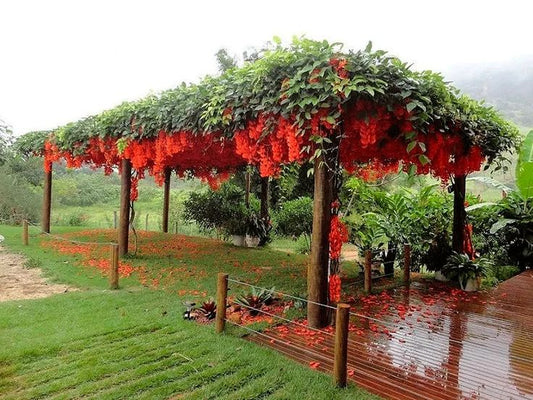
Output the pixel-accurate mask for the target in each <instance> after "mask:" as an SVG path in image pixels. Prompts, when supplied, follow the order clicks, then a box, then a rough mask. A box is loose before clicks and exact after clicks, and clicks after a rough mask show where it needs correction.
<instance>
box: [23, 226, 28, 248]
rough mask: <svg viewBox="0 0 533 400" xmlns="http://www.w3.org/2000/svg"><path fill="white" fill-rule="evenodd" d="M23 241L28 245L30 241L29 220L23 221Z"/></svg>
mask: <svg viewBox="0 0 533 400" xmlns="http://www.w3.org/2000/svg"><path fill="white" fill-rule="evenodd" d="M22 242H23V243H24V246H27V245H28V243H29V234H28V221H26V220H24V221H22Z"/></svg>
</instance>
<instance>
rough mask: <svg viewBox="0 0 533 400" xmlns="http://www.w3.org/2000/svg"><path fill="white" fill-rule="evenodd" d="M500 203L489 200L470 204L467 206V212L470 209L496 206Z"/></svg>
mask: <svg viewBox="0 0 533 400" xmlns="http://www.w3.org/2000/svg"><path fill="white" fill-rule="evenodd" d="M497 205H498V203H491V202H487V203H477V204H474V205H473V206H468V207H466V208H465V211H466V212H469V211H474V210H477V209H478V208H485V207H494V206H497Z"/></svg>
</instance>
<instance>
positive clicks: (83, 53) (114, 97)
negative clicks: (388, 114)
mask: <svg viewBox="0 0 533 400" xmlns="http://www.w3.org/2000/svg"><path fill="white" fill-rule="evenodd" d="M532 11H533V1H530V0H505V1H503V0H496V1H493V0H485V1H477V0H460V1H458V0H416V1H407V0H373V1H369V0H367V1H360V0H352V1H344V0H336V1H327V0H322V1H316V0H305V1H300V0H298V1H296V0H292V1H291V0H283V1H280V0H266V1H261V2H259V1H253V0H248V1H238V0H214V1H211V0H204V1H197V2H194V1H187V2H180V1H178V0H174V1H162V0H146V1H137V0H129V1H128V0H124V1H115V0H92V1H76V0H70V1H68V0H66V1H60V0H0V119H3V120H4V121H5V122H6V123H8V124H10V125H11V126H12V127H13V129H14V132H15V134H17V135H18V134H22V133H25V132H27V131H30V130H40V129H53V128H55V127H57V126H60V125H63V124H65V123H67V122H70V121H75V120H78V119H80V118H82V117H84V116H87V115H91V114H96V113H98V112H100V111H102V110H104V109H106V108H110V107H113V106H115V105H117V104H119V103H121V102H122V101H125V100H134V99H137V98H139V97H142V96H144V95H146V94H148V93H149V92H150V91H160V90H164V89H169V88H172V87H175V86H176V85H178V84H179V83H180V82H182V81H186V82H191V81H192V82H194V81H197V80H198V79H199V78H200V77H202V76H204V75H206V74H213V73H216V68H217V67H216V62H215V57H214V53H215V52H216V51H217V50H218V49H220V48H222V47H225V48H227V49H228V51H229V52H230V54H235V55H241V54H242V52H243V51H244V50H246V49H249V48H251V47H261V46H262V45H263V44H264V43H265V42H266V41H268V40H270V39H272V37H273V36H274V35H277V36H280V37H281V38H282V39H284V40H285V41H288V40H290V38H291V37H292V36H293V35H298V36H300V35H305V36H307V37H308V38H311V39H318V40H322V39H327V40H329V41H340V42H343V43H344V44H345V49H350V48H351V49H355V50H357V49H360V48H363V47H364V46H365V45H366V43H367V42H368V40H372V41H373V43H374V49H383V50H387V51H389V52H390V53H392V54H394V55H396V56H398V57H400V58H401V59H402V60H403V61H406V62H412V63H414V65H415V68H416V69H432V70H434V71H441V72H442V71H445V70H446V69H448V68H449V67H450V66H451V65H456V64H463V63H471V62H483V63H487V64H490V63H495V62H499V61H509V60H512V58H513V57H516V56H518V55H526V54H532V53H533V40H532V39H533V30H532V28H531V21H532V18H533V12H532Z"/></svg>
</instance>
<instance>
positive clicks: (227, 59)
mask: <svg viewBox="0 0 533 400" xmlns="http://www.w3.org/2000/svg"><path fill="white" fill-rule="evenodd" d="M215 57H216V59H217V64H218V70H219V72H221V73H224V72H226V71H228V70H230V69H232V68H235V67H236V66H237V60H236V59H235V57H232V56H230V55H229V54H228V51H227V50H226V49H220V50H218V51H217V52H216V53H215Z"/></svg>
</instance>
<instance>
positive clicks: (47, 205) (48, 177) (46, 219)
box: [42, 163, 52, 233]
mask: <svg viewBox="0 0 533 400" xmlns="http://www.w3.org/2000/svg"><path fill="white" fill-rule="evenodd" d="M46 169H48V171H46ZM46 169H45V171H44V186H43V220H42V221H43V226H42V230H43V232H45V233H50V214H51V211H52V163H49V164H48V166H47V168H46Z"/></svg>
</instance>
